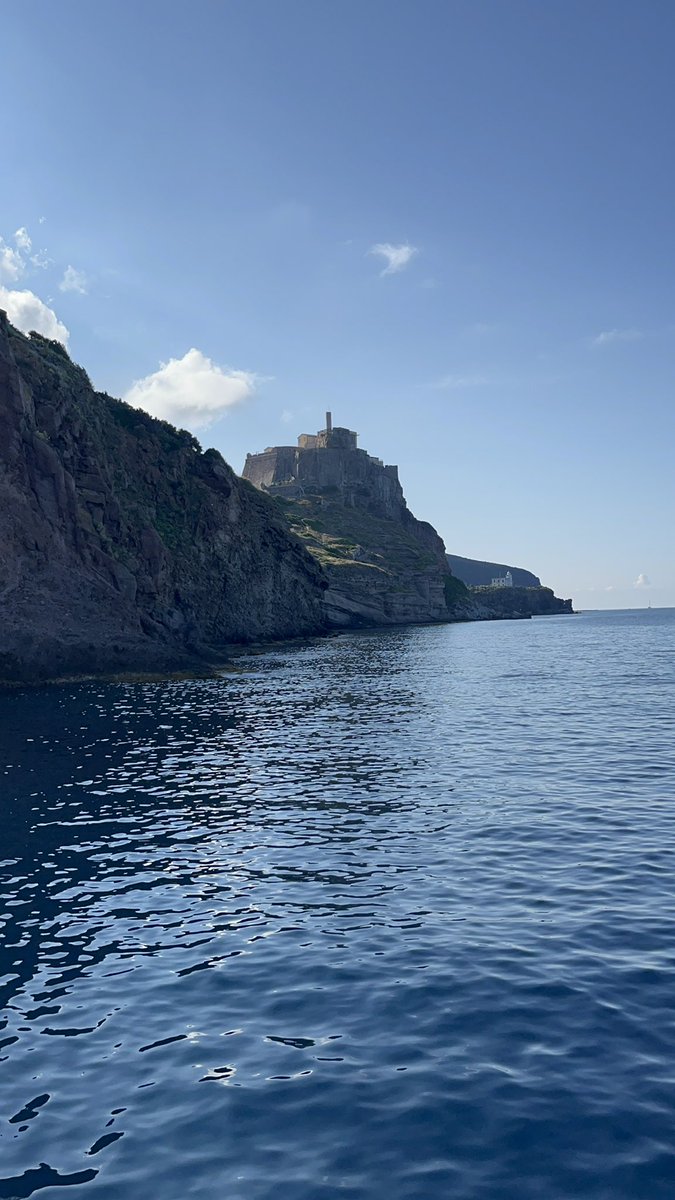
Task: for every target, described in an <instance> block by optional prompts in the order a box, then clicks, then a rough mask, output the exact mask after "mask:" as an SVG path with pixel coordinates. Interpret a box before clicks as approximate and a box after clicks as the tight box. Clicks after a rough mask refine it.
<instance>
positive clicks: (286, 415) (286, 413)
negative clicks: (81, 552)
mask: <svg viewBox="0 0 675 1200" xmlns="http://www.w3.org/2000/svg"><path fill="white" fill-rule="evenodd" d="M279 420H280V421H281V422H282V423H283V424H284V425H290V424H291V422H292V421H294V420H295V413H293V412H291V410H290V408H284V409H283V410H282V413H281V416H280V418H279Z"/></svg>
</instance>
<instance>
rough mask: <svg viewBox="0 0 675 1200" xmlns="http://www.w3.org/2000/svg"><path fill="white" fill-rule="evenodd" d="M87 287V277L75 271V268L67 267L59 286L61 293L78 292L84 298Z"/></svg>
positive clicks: (81, 272)
mask: <svg viewBox="0 0 675 1200" xmlns="http://www.w3.org/2000/svg"><path fill="white" fill-rule="evenodd" d="M87 286H88V285H87V276H86V275H85V273H84V271H77V270H76V269H75V267H71V266H70V265H68V266H67V267H66V269H65V271H64V273H63V279H62V280H61V282H60V284H59V288H60V290H61V291H62V292H79V294H80V296H86V294H87Z"/></svg>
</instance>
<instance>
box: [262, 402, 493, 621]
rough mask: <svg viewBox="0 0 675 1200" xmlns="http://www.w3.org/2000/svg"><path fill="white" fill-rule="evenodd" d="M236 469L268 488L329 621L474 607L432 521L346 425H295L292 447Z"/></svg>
mask: <svg viewBox="0 0 675 1200" xmlns="http://www.w3.org/2000/svg"><path fill="white" fill-rule="evenodd" d="M327 417H328V419H329V420H330V414H327ZM244 477H245V478H247V479H250V480H251V481H252V482H253V483H255V484H256V486H257V487H259V488H261V489H263V490H264V491H267V492H269V493H270V494H271V495H273V496H275V497H276V499H277V503H278V504H279V506H280V507H281V509H282V510H283V512H284V513H285V514H286V517H287V519H288V520H289V522H290V524H291V527H292V529H293V531H294V532H295V533H296V534H297V535H298V536H299V537H300V538H302V540H303V541H304V543H305V545H306V546H307V548H308V549H309V550H310V551H311V553H312V554H313V555H314V557H315V558H316V560H317V561H318V562H319V563H320V564H321V566H322V567H323V569H324V571H325V573H326V575H327V578H328V583H329V587H328V591H327V592H326V615H327V618H328V621H329V623H330V624H331V625H332V626H334V627H349V626H359V625H398V624H407V623H410V622H427V621H448V620H469V619H471V618H476V617H481V616H482V615H483V610H482V609H481V607H480V606H479V605H478V604H476V603H475V601H473V600H472V599H471V596H470V595H469V592H468V591H467V589H466V588H465V587H464V585H463V584H462V583H460V582H459V580H457V579H454V578H453V576H452V574H451V572H450V571H449V569H448V565H447V562H446V559H445V546H444V545H443V542H442V540H441V538H440V537H439V536H438V534H437V533H436V530H435V529H433V528H432V526H431V525H428V524H427V523H426V522H425V521H418V520H417V519H416V518H415V517H414V516H413V514H412V513H411V512H410V510H409V508H408V506H407V504H406V501H405V497H404V495H403V491H402V489H401V485H400V483H399V479H398V471H397V468H396V467H393V466H385V465H384V464H383V463H382V462H381V461H380V460H379V459H377V458H374V457H373V456H372V455H370V454H367V453H366V451H365V450H360V449H357V447H356V434H355V433H352V432H351V431H350V430H348V429H342V428H337V429H333V428H332V427H331V426H330V424H329V425H328V428H327V429H326V430H322V431H321V432H320V433H319V434H317V435H308V434H303V435H301V437H300V438H299V445H298V447H297V448H296V447H293V446H277V447H269V448H268V449H267V450H266V451H264V452H263V453H262V454H250V455H248V457H247V460H246V465H245V467H244Z"/></svg>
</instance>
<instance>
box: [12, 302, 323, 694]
mask: <svg viewBox="0 0 675 1200" xmlns="http://www.w3.org/2000/svg"><path fill="white" fill-rule="evenodd" d="M325 588H326V582H325V579H324V577H323V575H322V572H321V569H320V567H319V566H318V565H317V563H316V561H315V560H314V559H313V558H312V556H311V555H310V554H308V553H307V551H306V550H305V548H304V547H303V546H302V544H301V542H300V541H299V540H298V539H297V538H295V537H293V536H292V535H291V534H290V533H289V531H288V528H287V526H286V524H285V522H284V521H283V519H282V518H281V517H280V515H279V513H278V510H277V508H276V506H275V504H274V502H273V501H272V500H270V499H268V497H266V496H264V495H262V494H261V493H260V492H259V491H257V490H256V489H255V488H254V487H252V486H251V485H250V484H248V483H246V482H244V481H243V480H241V479H239V478H238V477H237V476H236V475H235V474H234V472H233V471H232V470H231V469H230V467H229V466H228V465H227V463H226V462H225V461H224V460H223V459H222V457H221V456H220V455H219V454H218V453H217V452H216V451H215V450H208V451H206V453H202V452H201V450H200V447H199V444H198V442H196V440H195V439H194V438H193V437H192V436H191V435H190V434H189V433H186V432H185V431H179V430H176V429H174V428H173V427H172V426H170V425H168V424H166V423H164V422H161V421H156V420H154V419H153V418H151V417H149V416H148V415H147V414H145V413H143V412H141V411H140V410H138V409H134V408H130V407H129V406H128V405H126V404H124V403H122V402H121V401H119V400H114V399H112V398H111V397H110V396H107V395H104V394H101V393H97V392H95V391H94V390H93V389H92V387H91V384H90V382H89V379H88V377H87V375H86V373H85V372H84V371H83V370H82V369H81V368H80V367H77V366H76V365H75V364H74V363H72V362H71V360H70V358H69V357H68V354H67V352H66V351H65V350H64V348H63V347H62V346H61V345H60V344H59V343H57V342H51V341H48V340H47V339H45V338H43V337H41V336H39V335H37V334H31V335H30V337H25V336H24V335H23V334H21V333H19V332H17V330H15V329H14V328H13V327H12V326H11V325H10V324H9V323H8V321H7V318H6V315H5V314H4V313H0V679H34V678H42V677H49V676H55V675H58V674H63V673H77V672H86V673H88V672H92V671H108V670H124V669H133V670H137V669H147V670H166V669H170V668H174V667H180V666H182V665H189V664H191V663H194V662H195V661H196V660H200V659H213V658H217V657H218V655H219V654H220V655H221V656H222V653H223V649H224V647H225V646H226V645H227V644H228V643H232V642H246V641H250V640H253V639H260V638H282V637H295V636H301V635H304V634H311V633H316V632H319V631H321V630H322V629H323V628H324V625H325V617H324V613H323V593H324V591H325Z"/></svg>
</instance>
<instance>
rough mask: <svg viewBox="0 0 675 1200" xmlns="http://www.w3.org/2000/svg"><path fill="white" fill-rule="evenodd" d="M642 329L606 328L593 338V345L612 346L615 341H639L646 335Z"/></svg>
mask: <svg viewBox="0 0 675 1200" xmlns="http://www.w3.org/2000/svg"><path fill="white" fill-rule="evenodd" d="M644 336H645V335H644V333H642V331H641V330H640V329H605V330H603V332H602V333H598V334H597V335H596V336H595V337H594V338H593V339H592V343H591V344H592V345H593V346H611V345H612V343H613V342H639V341H641V339H642V338H643V337H644Z"/></svg>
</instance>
